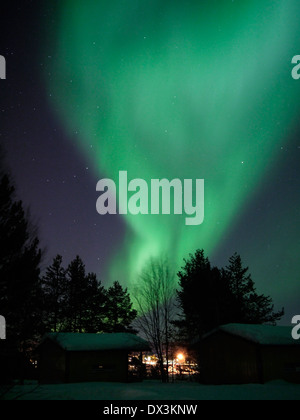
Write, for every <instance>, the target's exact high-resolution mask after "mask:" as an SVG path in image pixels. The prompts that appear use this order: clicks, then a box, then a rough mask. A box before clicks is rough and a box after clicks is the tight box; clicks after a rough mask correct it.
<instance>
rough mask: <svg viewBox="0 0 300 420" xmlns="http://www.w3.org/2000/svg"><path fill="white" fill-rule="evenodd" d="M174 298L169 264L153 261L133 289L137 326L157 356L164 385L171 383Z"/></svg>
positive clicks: (164, 261)
mask: <svg viewBox="0 0 300 420" xmlns="http://www.w3.org/2000/svg"><path fill="white" fill-rule="evenodd" d="M174 296H175V287H174V275H173V274H172V271H171V270H170V267H169V263H168V262H167V260H165V259H163V258H157V259H155V258H152V259H150V261H149V262H148V264H147V265H146V266H145V268H144V269H143V271H142V273H141V274H140V277H139V281H138V284H137V285H136V287H135V289H134V299H135V301H136V303H137V308H138V317H137V320H136V325H137V327H138V329H139V330H140V331H141V332H142V333H143V335H144V336H145V337H146V338H147V340H148V342H149V343H150V344H151V346H152V347H153V349H154V350H155V352H156V354H157V357H158V360H159V366H160V373H161V378H162V381H163V382H168V373H169V372H168V360H169V350H170V338H171V329H172V325H171V321H172V317H173V309H174ZM164 360H165V361H166V365H164Z"/></svg>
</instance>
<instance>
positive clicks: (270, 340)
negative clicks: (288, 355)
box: [204, 324, 300, 346]
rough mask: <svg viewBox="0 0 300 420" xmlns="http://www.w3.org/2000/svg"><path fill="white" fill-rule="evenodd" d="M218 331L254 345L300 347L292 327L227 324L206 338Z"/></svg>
mask: <svg viewBox="0 0 300 420" xmlns="http://www.w3.org/2000/svg"><path fill="white" fill-rule="evenodd" d="M216 331H223V332H226V333H228V334H232V335H236V336H238V337H241V338H244V339H246V340H249V341H252V342H254V343H257V344H261V345H266V346H267V345H269V346H275V345H277V346H278V345H281V346H287V345H288V346H290V345H300V340H294V339H293V337H292V327H281V326H280V327H278V326H271V325H248V324H227V325H221V326H220V327H219V328H217V329H216V330H214V331H212V332H211V333H209V334H207V335H206V336H205V337H207V336H209V335H211V334H213V333H215V332H216ZM205 337H204V338H205Z"/></svg>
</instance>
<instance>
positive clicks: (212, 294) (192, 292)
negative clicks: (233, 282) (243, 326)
mask: <svg viewBox="0 0 300 420" xmlns="http://www.w3.org/2000/svg"><path fill="white" fill-rule="evenodd" d="M184 262H185V265H184V267H182V269H181V271H179V272H178V274H177V275H178V277H179V286H180V289H179V290H178V291H177V297H178V302H179V307H180V308H181V315H182V317H181V319H180V320H178V321H176V322H175V325H177V327H179V329H180V331H181V334H182V335H183V337H185V339H186V340H187V341H190V340H192V339H194V338H195V337H201V336H202V335H203V334H204V333H205V332H208V331H210V330H211V329H213V328H215V327H216V326H218V325H220V324H222V323H227V322H229V321H230V307H231V303H232V296H231V293H230V289H229V286H228V285H227V283H226V281H225V279H224V276H222V275H221V272H220V270H219V269H218V268H216V267H212V266H211V263H210V261H209V259H208V258H207V257H206V256H205V254H204V251H203V250H197V251H196V252H195V254H194V255H192V254H190V258H189V259H188V260H186V259H185V260H184Z"/></svg>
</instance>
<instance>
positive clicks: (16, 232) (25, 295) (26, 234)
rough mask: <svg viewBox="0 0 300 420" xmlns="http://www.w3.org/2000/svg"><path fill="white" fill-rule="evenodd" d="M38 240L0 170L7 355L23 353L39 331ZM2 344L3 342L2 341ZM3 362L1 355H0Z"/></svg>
mask: <svg viewBox="0 0 300 420" xmlns="http://www.w3.org/2000/svg"><path fill="white" fill-rule="evenodd" d="M41 255H42V253H41V250H40V249H39V240H38V237H37V235H36V234H35V233H34V230H33V227H32V226H31V223H30V221H29V217H28V216H27V215H26V214H25V211H24V207H23V203H22V201H19V200H17V199H16V197H15V188H14V186H13V185H12V183H11V181H10V177H9V176H8V175H7V174H5V173H4V172H3V171H2V170H1V172H0V314H1V315H3V316H4V317H5V318H6V322H7V340H6V342H5V346H6V347H8V346H10V348H11V351H10V354H12V353H13V352H15V350H16V349H18V350H20V351H21V352H22V353H23V354H25V353H26V351H27V350H28V348H29V347H30V340H32V339H34V337H35V335H36V334H39V333H40V331H41V286H40V278H39V275H40V268H39V266H40V262H41ZM2 344H3V343H2ZM2 362H3V358H2Z"/></svg>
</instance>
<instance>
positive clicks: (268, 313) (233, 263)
mask: <svg viewBox="0 0 300 420" xmlns="http://www.w3.org/2000/svg"><path fill="white" fill-rule="evenodd" d="M224 275H225V277H226V281H227V282H228V285H229V287H230V290H231V293H232V295H233V306H232V309H233V314H234V315H233V316H234V322H238V323H246V324H266V323H267V324H273V325H275V324H276V322H277V321H279V320H280V319H281V318H282V316H283V315H284V309H282V310H281V311H278V312H274V304H273V301H272V298H271V297H270V296H264V295H259V294H258V293H257V291H256V288H255V283H254V281H253V280H252V277H251V274H249V268H248V267H244V266H243V263H242V259H241V257H240V255H238V254H237V253H235V254H234V255H233V256H232V257H231V258H230V259H229V265H228V266H227V267H226V269H225V270H224Z"/></svg>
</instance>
